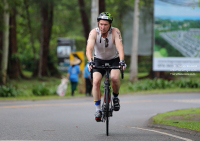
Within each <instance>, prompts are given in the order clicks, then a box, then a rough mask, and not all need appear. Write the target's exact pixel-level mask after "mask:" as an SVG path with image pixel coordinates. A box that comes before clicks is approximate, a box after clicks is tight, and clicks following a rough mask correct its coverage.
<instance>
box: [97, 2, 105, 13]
mask: <svg viewBox="0 0 200 141" xmlns="http://www.w3.org/2000/svg"><path fill="white" fill-rule="evenodd" d="M102 12H106V2H105V0H99V14H100V13H102Z"/></svg>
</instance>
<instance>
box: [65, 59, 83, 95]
mask: <svg viewBox="0 0 200 141" xmlns="http://www.w3.org/2000/svg"><path fill="white" fill-rule="evenodd" d="M80 62H81V61H80V60H79V59H78V58H76V57H74V60H72V61H70V67H69V69H68V74H67V78H68V80H70V82H71V95H72V96H74V92H75V90H76V87H77V84H78V77H79V73H80V65H79V64H80Z"/></svg>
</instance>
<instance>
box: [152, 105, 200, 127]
mask: <svg viewBox="0 0 200 141" xmlns="http://www.w3.org/2000/svg"><path fill="white" fill-rule="evenodd" d="M153 122H154V123H157V124H164V125H171V126H176V127H180V128H187V129H191V130H196V131H200V108H192V109H181V110H176V111H171V112H167V113H161V114H158V115H156V116H154V117H153Z"/></svg>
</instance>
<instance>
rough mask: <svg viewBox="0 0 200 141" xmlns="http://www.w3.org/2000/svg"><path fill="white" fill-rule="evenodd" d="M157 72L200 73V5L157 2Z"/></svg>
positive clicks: (178, 0)
mask: <svg viewBox="0 0 200 141" xmlns="http://www.w3.org/2000/svg"><path fill="white" fill-rule="evenodd" d="M154 39H155V40H154V49H153V70H154V71H187V72H188V71H200V1H199V0H176V1H171V0H155V1H154Z"/></svg>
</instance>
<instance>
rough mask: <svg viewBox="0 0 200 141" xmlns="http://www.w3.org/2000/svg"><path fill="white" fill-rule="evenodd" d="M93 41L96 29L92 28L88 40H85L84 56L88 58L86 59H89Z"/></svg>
mask: <svg viewBox="0 0 200 141" xmlns="http://www.w3.org/2000/svg"><path fill="white" fill-rule="evenodd" d="M95 41H96V30H95V29H93V30H91V32H90V34H89V37H88V40H87V47H86V56H87V58H88V61H91V58H92V52H93V50H94V45H95Z"/></svg>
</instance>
